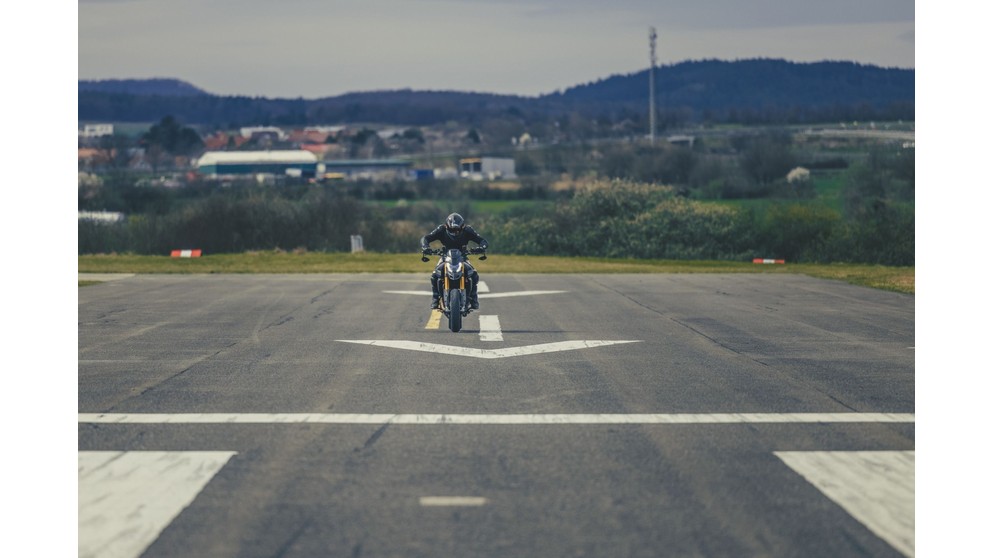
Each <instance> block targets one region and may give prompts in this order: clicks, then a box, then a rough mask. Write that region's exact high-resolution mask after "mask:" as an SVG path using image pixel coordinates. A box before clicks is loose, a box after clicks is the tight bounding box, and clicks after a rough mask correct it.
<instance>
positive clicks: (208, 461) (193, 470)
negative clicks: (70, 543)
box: [78, 451, 235, 558]
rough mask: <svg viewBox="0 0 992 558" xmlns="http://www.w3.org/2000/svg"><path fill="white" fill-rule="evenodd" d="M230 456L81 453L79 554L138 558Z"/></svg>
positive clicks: (207, 453) (223, 453)
mask: <svg viewBox="0 0 992 558" xmlns="http://www.w3.org/2000/svg"><path fill="white" fill-rule="evenodd" d="M234 454H235V452H233V451H128V452H124V451H81V452H79V500H78V502H79V515H78V520H79V533H78V547H79V557H80V558H89V557H94V558H96V557H100V558H102V557H107V556H113V557H119V558H131V557H135V558H136V557H137V556H140V555H141V554H142V553H143V552H144V551H145V549H147V548H148V546H149V545H150V544H152V543H153V542H154V541H155V539H157V538H158V536H159V534H161V532H162V530H163V529H165V527H166V526H167V525H168V524H169V523H171V522H172V520H173V519H175V518H176V516H178V515H179V513H180V512H182V511H183V510H184V509H185V508H186V507H188V506H189V505H190V503H192V502H193V500H194V499H195V498H196V496H197V494H199V493H200V491H201V490H203V487H205V486H206V485H207V483H208V482H210V479H212V478H213V477H214V475H216V474H217V472H218V471H220V469H221V468H222V467H223V466H224V465H225V464H226V463H227V461H228V460H229V459H230V458H231V456H233V455H234Z"/></svg>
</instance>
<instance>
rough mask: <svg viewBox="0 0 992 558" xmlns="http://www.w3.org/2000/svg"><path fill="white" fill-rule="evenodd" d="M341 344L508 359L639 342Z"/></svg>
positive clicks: (413, 342) (395, 342) (367, 342)
mask: <svg viewBox="0 0 992 558" xmlns="http://www.w3.org/2000/svg"><path fill="white" fill-rule="evenodd" d="M335 341H338V342H341V343H357V344H359V345H372V346H375V347H389V348H392V349H406V350H408V351H422V352H425V353H434V354H445V355H455V356H462V357H472V358H484V359H494V358H508V357H516V356H527V355H536V354H541V353H557V352H560V351H573V350H576V349H590V348H593V347H606V346H609V345H620V344H624V343H639V342H640V341H598V340H585V341H559V342H557V343H541V344H538V345H526V346H523V347H508V348H505V349H473V348H471V347H455V346H452V345H439V344H437V343H421V342H419V341H390V340H375V339H335Z"/></svg>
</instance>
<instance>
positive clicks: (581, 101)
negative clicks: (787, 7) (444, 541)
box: [78, 59, 915, 132]
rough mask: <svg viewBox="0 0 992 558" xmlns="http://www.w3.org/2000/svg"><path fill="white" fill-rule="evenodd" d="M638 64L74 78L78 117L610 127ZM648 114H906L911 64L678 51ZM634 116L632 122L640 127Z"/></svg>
mask: <svg viewBox="0 0 992 558" xmlns="http://www.w3.org/2000/svg"><path fill="white" fill-rule="evenodd" d="M647 80H648V71H647V70H644V71H641V72H636V73H632V74H627V75H617V76H612V77H609V78H607V79H603V80H600V81H597V82H593V83H588V84H585V85H580V86H576V87H572V88H569V89H566V90H564V91H558V92H554V93H550V94H547V95H541V96H537V97H523V96H512V95H495V94H488V93H466V92H453V91H410V90H398V91H375V92H364V93H349V94H346V95H340V96H336V97H325V98H319V99H303V98H298V99H267V98H260V97H245V96H217V95H211V94H208V93H202V92H198V91H199V90H197V89H196V88H195V87H193V86H191V85H189V84H183V83H182V82H179V84H171V85H168V84H163V85H160V89H158V91H160V93H157V94H156V93H151V92H150V91H154V90H150V89H149V88H148V87H141V86H140V84H138V83H135V80H118V81H116V82H101V81H96V82H86V81H80V82H79V97H78V98H79V119H80V120H81V121H109V122H154V121H157V120H158V119H159V118H161V117H162V116H163V115H166V114H169V115H173V116H175V117H176V118H177V119H179V120H181V121H183V122H187V123H191V124H198V125H203V126H215V127H221V126H241V125H284V126H294V125H306V124H326V123H334V122H369V123H383V124H392V125H416V126H423V125H435V124H442V123H445V122H451V121H457V122H461V123H465V124H468V125H481V124H483V123H485V122H486V121H489V120H492V119H507V118H510V119H516V120H519V121H521V122H523V123H525V124H526V125H537V124H540V123H542V122H546V121H556V122H560V121H562V120H563V119H567V118H579V119H586V120H591V121H595V122H597V123H598V125H600V126H602V127H607V128H614V129H617V128H618V131H620V132H626V131H630V130H627V129H626V128H625V127H624V126H625V123H627V122H628V121H642V120H643V119H644V115H645V114H646V113H647V94H646V91H647ZM656 82H657V83H656V89H657V105H658V110H659V113H660V125H661V127H662V128H665V127H666V126H678V125H685V124H689V123H710V124H716V123H741V124H783V123H811V122H839V121H854V120H860V121H866V120H886V121H895V120H914V116H915V114H914V113H915V108H914V106H915V105H914V103H915V72H914V71H913V70H903V69H893V68H879V67H876V66H865V65H861V64H855V63H851V62H820V63H813V64H800V63H793V62H787V61H784V60H764V59H759V60H741V61H734V62H723V61H716V60H704V61H690V62H683V63H680V64H675V65H672V66H664V67H661V68H659V69H658V71H657V72H656ZM643 128H644V125H643V124H642V125H641V126H639V128H638V129H637V130H636V131H637V132H643V131H644V130H643Z"/></svg>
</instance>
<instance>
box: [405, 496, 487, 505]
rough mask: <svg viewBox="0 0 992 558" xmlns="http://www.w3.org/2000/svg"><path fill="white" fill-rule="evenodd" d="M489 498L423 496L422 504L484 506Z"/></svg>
mask: <svg viewBox="0 0 992 558" xmlns="http://www.w3.org/2000/svg"><path fill="white" fill-rule="evenodd" d="M488 502H489V500H487V499H485V498H481V497H478V496H423V497H421V498H420V505H421V506H424V507H432V506H484V505H486V503H488Z"/></svg>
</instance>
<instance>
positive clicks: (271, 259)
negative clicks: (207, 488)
mask: <svg viewBox="0 0 992 558" xmlns="http://www.w3.org/2000/svg"><path fill="white" fill-rule="evenodd" d="M433 261H434V260H433V259H432V260H431V262H433ZM78 263H79V268H78V271H79V273H428V272H430V271H431V269H432V263H424V262H421V261H420V254H417V253H409V254H379V253H372V252H363V253H357V254H352V253H346V252H340V253H335V252H328V253H322V252H301V253H295V252H283V251H264V252H246V253H243V254H213V255H204V256H201V257H199V258H173V257H169V256H144V255H134V254H110V255H105V254H98V255H83V256H79V261H78ZM473 263H474V264H475V265H476V267H477V268H478V270H479V272H480V273H485V274H490V273H798V274H803V275H808V276H810V277H817V278H821V279H835V280H839V281H845V282H847V283H850V284H853V285H859V286H864V287H870V288H874V289H883V290H888V291H894V292H900V293H908V294H915V292H916V268H915V267H912V266H909V267H892V266H882V265H867V264H843V263H832V264H790V263H786V264H754V263H751V262H730V261H683V260H639V259H610V258H562V257H554V256H514V255H505V256H504V255H501V254H493V255H491V256H490V258H489V259H487V260H486V261H481V262H480V261H479V260H478V258H475V259H474V260H473ZM82 284H83V282H82V281H81V282H80V286H82Z"/></svg>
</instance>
